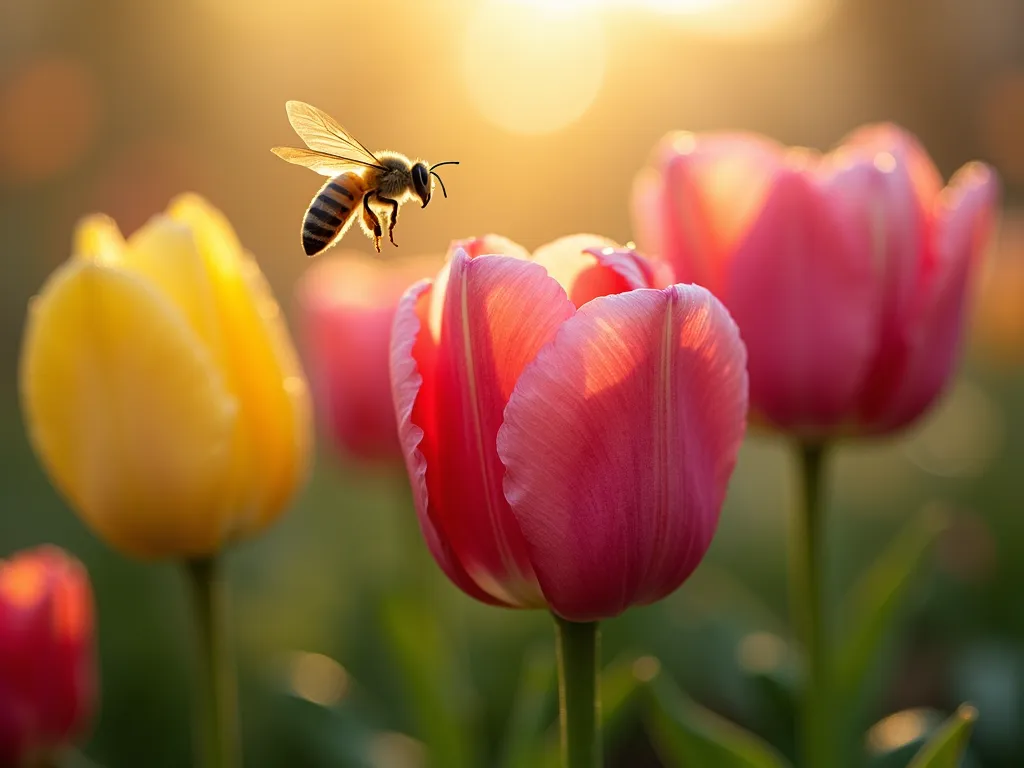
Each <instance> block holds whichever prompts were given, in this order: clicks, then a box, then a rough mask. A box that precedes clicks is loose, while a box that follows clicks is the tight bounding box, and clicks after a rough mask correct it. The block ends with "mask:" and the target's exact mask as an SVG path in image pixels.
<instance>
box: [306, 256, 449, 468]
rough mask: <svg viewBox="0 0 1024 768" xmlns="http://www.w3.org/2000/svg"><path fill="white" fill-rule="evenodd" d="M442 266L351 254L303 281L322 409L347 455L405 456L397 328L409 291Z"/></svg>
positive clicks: (329, 260)
mask: <svg viewBox="0 0 1024 768" xmlns="http://www.w3.org/2000/svg"><path fill="white" fill-rule="evenodd" d="M440 261H441V260H440V258H439V257H432V258H419V259H403V260H395V261H382V260H381V259H376V258H372V257H368V256H363V255H361V254H357V253H345V254H343V255H338V256H327V257H325V258H321V259H318V260H317V262H316V263H315V264H314V265H313V266H312V267H310V268H309V269H308V270H306V274H305V275H304V276H303V278H302V280H301V282H300V283H299V286H298V288H297V290H296V296H297V299H298V307H299V310H300V313H299V320H300V322H299V325H300V328H301V336H302V340H303V347H304V350H303V351H304V353H305V354H304V358H305V361H306V368H307V372H308V374H309V379H310V384H311V387H312V390H313V395H314V401H315V403H316V412H317V415H318V416H319V417H320V421H321V423H322V426H324V427H325V428H326V431H327V434H328V435H329V436H330V437H331V438H332V439H333V440H334V442H335V444H336V445H337V446H338V447H339V448H340V449H341V450H342V451H343V452H345V453H348V454H351V455H354V456H356V457H358V458H361V459H365V460H371V461H372V460H383V459H392V458H398V457H400V456H401V455H402V452H401V449H400V446H399V444H398V432H397V428H396V426H395V412H394V406H393V404H392V401H391V384H390V378H389V372H388V366H389V360H390V352H389V348H390V343H391V341H390V339H391V327H392V324H393V322H394V317H395V308H396V307H397V306H398V302H399V300H400V299H401V297H402V295H403V294H404V292H405V291H406V289H407V288H408V287H409V286H410V285H412V284H413V283H415V282H416V281H417V280H420V279H422V278H425V277H427V276H428V275H432V274H434V273H435V272H437V269H438V267H439V266H440Z"/></svg>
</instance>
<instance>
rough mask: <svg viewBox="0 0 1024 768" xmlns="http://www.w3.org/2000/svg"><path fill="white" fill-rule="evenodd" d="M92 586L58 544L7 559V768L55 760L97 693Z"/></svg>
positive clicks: (88, 715)
mask: <svg viewBox="0 0 1024 768" xmlns="http://www.w3.org/2000/svg"><path fill="white" fill-rule="evenodd" d="M96 678H97V675H96V659H95V652H94V647H93V604H92V590H91V588H90V586H89V577H88V575H87V574H86V572H85V568H83V567H82V564H81V563H79V562H78V560H76V559H75V558H74V557H72V556H70V555H68V554H67V553H65V552H64V551H63V550H61V549H59V548H57V547H54V546H49V545H45V546H41V547H38V548H36V549H32V550H24V551H21V552H18V553H16V554H14V555H13V556H12V557H11V558H10V559H8V560H6V561H0V766H4V768H19V767H20V766H26V765H29V766H31V765H37V764H38V765H56V764H57V761H58V759H59V756H60V753H61V752H62V751H64V750H65V749H66V748H67V747H69V746H71V745H73V744H74V742H75V741H76V740H77V739H78V738H80V737H82V736H84V735H85V730H86V728H87V727H88V726H89V724H90V722H91V720H92V717H93V713H94V710H95V708H96V698H97V679H96Z"/></svg>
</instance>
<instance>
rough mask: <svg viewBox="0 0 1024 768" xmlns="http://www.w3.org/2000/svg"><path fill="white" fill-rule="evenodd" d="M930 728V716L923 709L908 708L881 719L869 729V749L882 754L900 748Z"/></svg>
mask: <svg viewBox="0 0 1024 768" xmlns="http://www.w3.org/2000/svg"><path fill="white" fill-rule="evenodd" d="M927 728H928V716H927V713H926V712H925V710H923V709H908V710H905V711H903V712H897V713H896V714H894V715H889V716H888V717H887V718H885V719H883V720H879V721H878V722H877V723H875V724H874V725H873V726H871V730H869V731H868V737H867V742H868V749H869V751H870V752H871V753H873V754H876V755H880V754H885V753H886V752H891V751H893V750H894V749H899V748H900V747H902V746H905V745H907V744H909V743H910V742H912V741H914V740H915V739H919V738H921V736H923V735H924V733H925V731H926V730H927Z"/></svg>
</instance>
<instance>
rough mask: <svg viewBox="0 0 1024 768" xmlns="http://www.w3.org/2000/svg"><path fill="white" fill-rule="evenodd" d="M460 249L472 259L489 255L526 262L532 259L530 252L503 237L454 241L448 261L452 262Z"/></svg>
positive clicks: (491, 236) (484, 236)
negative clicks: (509, 257) (498, 255)
mask: <svg viewBox="0 0 1024 768" xmlns="http://www.w3.org/2000/svg"><path fill="white" fill-rule="evenodd" d="M459 249H461V250H463V251H465V252H466V255H467V256H468V257H469V258H471V259H475V258H476V257H477V256H486V255H488V254H491V255H497V254H500V255H502V256H511V257H513V258H515V259H523V260H524V261H529V259H530V252H529V251H528V250H526V249H525V248H523V246H521V245H519V243H516V242H513V241H512V240H509V239H508V238H507V237H503V236H502V235H481V236H480V237H468V238H466V239H465V240H454V241H452V244H451V245H450V246H449V247H448V260H451V258H452V257H453V256H454V255H455V253H456V251H458V250H459Z"/></svg>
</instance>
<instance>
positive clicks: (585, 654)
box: [555, 616, 601, 768]
mask: <svg viewBox="0 0 1024 768" xmlns="http://www.w3.org/2000/svg"><path fill="white" fill-rule="evenodd" d="M555 630H556V649H557V651H558V714H559V720H560V722H561V728H562V766H563V768H599V767H600V765H601V734H600V732H599V730H598V712H599V709H600V700H599V699H598V695H597V672H598V658H597V653H598V640H599V633H598V625H597V622H596V621H595V622H588V623H577V622H573V621H566V620H565V619H563V618H561V617H560V616H555Z"/></svg>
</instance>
